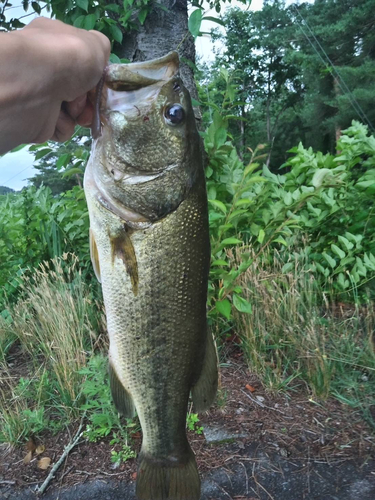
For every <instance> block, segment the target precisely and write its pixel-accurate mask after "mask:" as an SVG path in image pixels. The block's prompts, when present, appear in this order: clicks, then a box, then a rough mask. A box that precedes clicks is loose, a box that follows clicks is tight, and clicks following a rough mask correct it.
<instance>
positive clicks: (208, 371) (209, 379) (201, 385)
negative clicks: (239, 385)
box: [191, 332, 219, 412]
mask: <svg viewBox="0 0 375 500" xmlns="http://www.w3.org/2000/svg"><path fill="white" fill-rule="evenodd" d="M218 364H219V363H218V356H217V350H216V345H215V342H214V338H213V336H212V334H211V332H207V335H206V352H205V355H204V360H203V366H202V371H201V374H200V376H199V379H198V382H197V383H196V384H195V385H194V386H193V388H192V390H191V395H192V397H193V403H194V409H195V411H198V412H199V411H204V410H208V408H209V407H210V406H211V405H212V403H213V402H214V401H215V397H216V392H217V386H218V378H219V371H218Z"/></svg>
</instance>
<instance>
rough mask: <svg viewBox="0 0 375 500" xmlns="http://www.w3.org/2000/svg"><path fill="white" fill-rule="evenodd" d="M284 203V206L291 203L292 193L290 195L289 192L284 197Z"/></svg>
mask: <svg viewBox="0 0 375 500" xmlns="http://www.w3.org/2000/svg"><path fill="white" fill-rule="evenodd" d="M284 203H285V205H286V206H289V205H291V204H292V203H293V197H292V193H290V192H289V191H288V192H287V193H286V194H285V195H284Z"/></svg>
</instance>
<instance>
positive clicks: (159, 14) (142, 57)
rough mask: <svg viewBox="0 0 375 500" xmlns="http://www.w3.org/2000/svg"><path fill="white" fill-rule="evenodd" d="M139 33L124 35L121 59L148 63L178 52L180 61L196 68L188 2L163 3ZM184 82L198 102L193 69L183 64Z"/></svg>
mask: <svg viewBox="0 0 375 500" xmlns="http://www.w3.org/2000/svg"><path fill="white" fill-rule="evenodd" d="M158 5H162V6H164V7H165V8H166V9H168V11H164V10H162V9H161V8H160V7H156V6H155V5H154V7H153V10H152V12H151V13H150V14H149V15H148V16H147V19H146V21H145V23H144V25H143V26H141V27H140V29H139V31H132V32H130V33H129V32H127V33H125V34H124V40H123V42H122V46H121V49H120V50H119V51H116V52H117V53H118V55H119V56H120V57H124V58H126V59H129V60H130V61H131V62H135V61H146V60H149V59H155V58H157V57H161V56H165V55H166V54H167V53H168V52H171V51H172V50H176V51H177V52H178V53H179V55H180V59H181V58H184V59H187V60H190V61H192V62H193V63H194V64H195V45H194V39H193V37H192V36H191V34H190V33H189V30H188V13H187V0H159V2H158ZM180 73H181V78H182V80H183V82H184V84H185V86H186V87H187V89H188V90H189V92H190V94H191V96H192V97H194V98H195V99H197V90H196V86H195V82H194V76H193V71H192V69H191V68H190V67H189V66H188V65H187V64H185V63H184V62H183V61H181V64H180Z"/></svg>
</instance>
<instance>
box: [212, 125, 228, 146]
mask: <svg viewBox="0 0 375 500" xmlns="http://www.w3.org/2000/svg"><path fill="white" fill-rule="evenodd" d="M226 139H227V129H225V128H224V127H220V128H219V129H217V130H216V132H215V136H214V144H215V148H216V149H217V148H219V147H220V146H222V145H223V144H224V143H225V141H226Z"/></svg>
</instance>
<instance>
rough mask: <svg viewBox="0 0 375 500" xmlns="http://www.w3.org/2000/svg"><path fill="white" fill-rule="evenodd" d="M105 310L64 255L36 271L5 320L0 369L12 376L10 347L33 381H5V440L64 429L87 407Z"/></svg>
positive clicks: (0, 324) (1, 397)
mask: <svg viewBox="0 0 375 500" xmlns="http://www.w3.org/2000/svg"><path fill="white" fill-rule="evenodd" d="M102 321H103V320H102V311H101V306H100V305H98V304H97V303H96V302H95V300H94V299H93V296H92V293H91V291H90V288H89V286H88V285H87V284H86V283H85V282H84V280H83V277H82V274H81V272H80V271H79V269H78V263H77V259H76V258H75V257H72V256H68V255H64V256H63V258H61V259H59V260H54V261H52V262H51V263H45V264H44V265H41V266H40V267H39V268H38V269H36V270H34V271H33V273H32V274H31V275H30V277H27V278H26V279H25V280H24V283H23V284H22V297H21V298H20V299H19V300H18V301H17V302H16V303H15V304H13V305H11V304H9V305H8V306H7V318H6V319H4V318H3V316H0V346H7V349H4V348H2V349H1V351H0V366H1V369H2V371H4V373H6V374H9V367H8V361H7V360H8V356H10V353H9V346H10V345H12V344H13V345H14V347H15V349H16V352H18V353H17V356H18V357H19V356H23V358H24V359H25V361H26V362H27V363H28V365H29V368H30V372H31V374H32V375H31V376H30V377H28V378H22V377H21V378H20V379H19V381H18V383H17V385H16V386H15V385H14V377H11V376H10V374H9V377H5V379H4V381H5V384H4V387H3V388H2V389H1V391H0V409H1V412H0V413H1V417H0V420H1V426H0V427H1V429H2V434H1V437H0V438H1V439H2V440H5V441H7V442H17V441H19V440H23V439H26V438H27V437H28V436H30V434H37V433H39V432H40V431H41V430H43V429H46V428H47V429H50V430H52V431H55V430H59V429H61V426H64V425H65V424H66V423H68V422H70V420H71V419H72V418H75V417H77V416H78V414H79V407H80V405H81V404H83V402H84V399H83V398H84V395H83V393H82V375H81V374H80V373H79V372H80V370H81V369H82V368H83V367H84V366H85V365H86V360H87V355H88V354H89V353H90V352H91V351H92V350H93V345H94V343H95V344H97V343H98V340H99V338H98V335H99V333H100V331H101V330H102Z"/></svg>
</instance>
